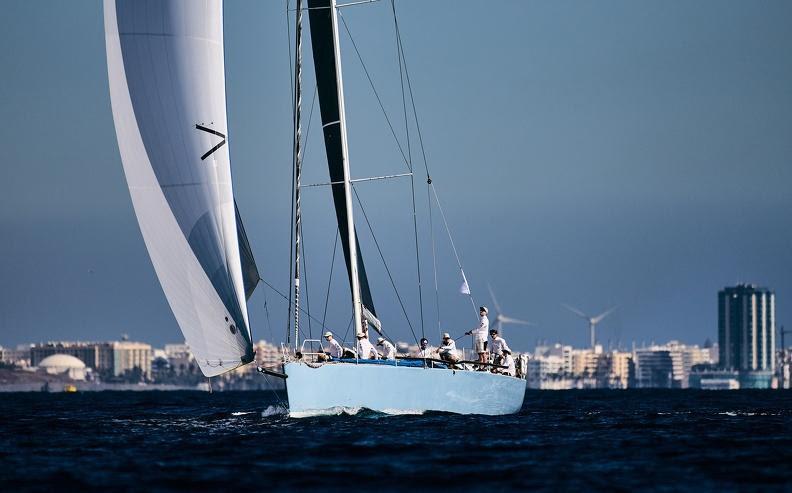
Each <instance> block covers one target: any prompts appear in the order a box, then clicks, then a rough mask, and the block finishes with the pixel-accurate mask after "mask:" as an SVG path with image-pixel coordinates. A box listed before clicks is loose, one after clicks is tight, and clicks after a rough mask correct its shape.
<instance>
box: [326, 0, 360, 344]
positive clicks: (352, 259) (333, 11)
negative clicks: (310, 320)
mask: <svg viewBox="0 0 792 493" xmlns="http://www.w3.org/2000/svg"><path fill="white" fill-rule="evenodd" d="M330 15H331V16H332V19H333V40H334V44H335V61H336V75H337V79H338V111H339V116H340V120H339V125H340V126H341V149H342V152H343V166H344V202H345V203H346V218H347V235H348V236H349V238H348V240H347V241H349V267H350V277H351V278H352V307H353V311H354V319H353V323H354V327H355V334H358V333H359V332H361V331H362V320H361V318H362V314H363V312H362V306H361V303H360V277H359V276H358V251H357V238H356V237H355V215H354V211H353V209H354V208H353V207H352V182H351V178H350V174H349V148H348V146H347V144H348V141H347V129H346V110H345V109H344V81H343V77H342V76H341V46H340V42H339V39H338V8H337V6H336V0H330Z"/></svg>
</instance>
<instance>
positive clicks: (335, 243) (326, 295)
mask: <svg viewBox="0 0 792 493" xmlns="http://www.w3.org/2000/svg"><path fill="white" fill-rule="evenodd" d="M338 234H339V233H338V228H337V227H336V234H335V242H334V243H333V258H332V259H331V260H330V277H329V279H327V294H325V305H324V313H322V326H323V327H324V324H325V321H326V320H327V305H328V302H329V301H330V285H331V284H332V282H333V268H334V267H335V258H336V249H337V248H338Z"/></svg>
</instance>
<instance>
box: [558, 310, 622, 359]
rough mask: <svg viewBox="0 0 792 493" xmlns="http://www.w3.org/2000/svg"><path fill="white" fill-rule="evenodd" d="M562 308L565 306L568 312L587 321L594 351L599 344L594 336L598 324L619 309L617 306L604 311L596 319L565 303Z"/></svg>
mask: <svg viewBox="0 0 792 493" xmlns="http://www.w3.org/2000/svg"><path fill="white" fill-rule="evenodd" d="M561 306H563V307H564V308H566V309H567V310H569V311H570V312H572V313H574V314H575V315H577V316H578V317H580V318H582V319H583V320H585V321H587V322H588V324H589V332H590V333H591V349H594V345H595V344H596V342H597V339H596V337H595V335H594V331H595V329H596V328H597V324H598V323H600V322H602V320H603V319H604V318H605V317H607V316H608V315H610V314H611V313H613V311H614V310H616V308H618V307H615V306H613V307H611V308H609V309H607V310H606V311H604V312H602V313H600V314H599V315H597V316H596V317H590V316H588V315H586V314H585V313H583V312H582V311H580V310H578V309H577V308H574V307H572V306H569V305H565V304H563V303H562V304H561Z"/></svg>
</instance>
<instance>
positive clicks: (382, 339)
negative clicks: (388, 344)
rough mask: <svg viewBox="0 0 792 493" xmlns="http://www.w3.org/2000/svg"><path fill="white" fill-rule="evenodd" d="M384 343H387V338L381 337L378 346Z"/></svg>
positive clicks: (378, 339)
mask: <svg viewBox="0 0 792 493" xmlns="http://www.w3.org/2000/svg"><path fill="white" fill-rule="evenodd" d="M383 342H385V338H384V337H379V338H377V346H379V345H380V344H382V343H383Z"/></svg>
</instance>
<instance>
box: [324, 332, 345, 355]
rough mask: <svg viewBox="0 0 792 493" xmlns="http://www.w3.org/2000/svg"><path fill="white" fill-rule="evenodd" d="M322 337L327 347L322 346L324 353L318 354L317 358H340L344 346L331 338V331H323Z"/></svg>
mask: <svg viewBox="0 0 792 493" xmlns="http://www.w3.org/2000/svg"><path fill="white" fill-rule="evenodd" d="M324 338H325V341H327V344H328V345H329V347H328V348H327V349H324V348H322V350H323V351H324V354H320V355H319V360H320V361H326V360H328V359H338V358H341V357H342V356H343V355H344V348H343V347H341V344H339V343H338V341H336V340H335V338H333V333H332V332H330V331H329V330H328V331H327V332H325V334H324Z"/></svg>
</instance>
